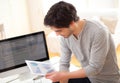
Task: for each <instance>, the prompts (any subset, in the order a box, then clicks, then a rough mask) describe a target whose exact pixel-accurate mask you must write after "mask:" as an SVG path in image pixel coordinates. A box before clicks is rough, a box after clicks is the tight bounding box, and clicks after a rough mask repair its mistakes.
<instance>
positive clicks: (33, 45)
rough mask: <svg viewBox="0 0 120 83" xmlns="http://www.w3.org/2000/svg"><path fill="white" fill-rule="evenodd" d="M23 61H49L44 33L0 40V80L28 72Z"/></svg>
mask: <svg viewBox="0 0 120 83" xmlns="http://www.w3.org/2000/svg"><path fill="white" fill-rule="evenodd" d="M25 60H35V61H46V60H49V55H48V49H47V44H46V39H45V33H44V31H40V32H35V33H30V34H26V35H22V36H17V37H13V38H9V39H4V40H0V78H4V77H6V76H10V75H14V74H21V73H24V72H26V71H28V70H29V69H28V68H27V66H26V63H25Z"/></svg>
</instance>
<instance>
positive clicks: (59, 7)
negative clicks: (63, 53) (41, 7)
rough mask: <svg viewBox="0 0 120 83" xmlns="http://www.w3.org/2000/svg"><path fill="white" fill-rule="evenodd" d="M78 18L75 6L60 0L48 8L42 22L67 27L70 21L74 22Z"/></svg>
mask: <svg viewBox="0 0 120 83" xmlns="http://www.w3.org/2000/svg"><path fill="white" fill-rule="evenodd" d="M78 20H79V17H78V16H77V11H76V9H75V7H74V6H73V5H72V4H70V3H67V2H64V1H60V2H58V3H56V4H54V5H53V6H52V7H51V8H50V9H49V11H48V12H47V15H46V16H45V19H44V24H45V25H46V26H55V27H57V28H62V27H66V28H68V27H69V25H70V23H71V22H72V21H74V22H76V21H78Z"/></svg>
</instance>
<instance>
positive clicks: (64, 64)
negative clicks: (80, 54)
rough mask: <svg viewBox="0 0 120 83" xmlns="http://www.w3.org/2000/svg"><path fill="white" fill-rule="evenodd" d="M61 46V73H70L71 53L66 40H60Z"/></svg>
mask: <svg viewBox="0 0 120 83" xmlns="http://www.w3.org/2000/svg"><path fill="white" fill-rule="evenodd" d="M60 44H61V54H60V56H61V58H60V67H59V68H60V71H69V66H70V59H71V51H70V49H69V48H68V46H67V43H66V41H65V38H62V37H61V39H60Z"/></svg>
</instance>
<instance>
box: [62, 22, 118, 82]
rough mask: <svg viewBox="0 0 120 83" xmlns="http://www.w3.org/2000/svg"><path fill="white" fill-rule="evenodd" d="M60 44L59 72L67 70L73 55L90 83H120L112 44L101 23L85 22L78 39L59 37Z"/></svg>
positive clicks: (107, 32)
mask: <svg viewBox="0 0 120 83" xmlns="http://www.w3.org/2000/svg"><path fill="white" fill-rule="evenodd" d="M60 44H61V59H60V70H68V68H69V62H70V59H71V55H72V54H74V55H75V56H76V58H77V59H78V61H79V62H80V63H81V65H82V68H83V69H85V72H86V75H87V77H88V78H89V79H90V81H91V82H92V83H120V82H118V79H119V78H120V74H119V68H118V65H117V59H116V53H115V52H116V51H115V46H114V42H113V40H112V38H111V35H110V33H109V31H108V30H107V28H106V27H105V26H103V25H102V24H101V23H99V22H97V21H92V20H86V24H85V26H84V28H83V30H82V32H81V33H80V34H79V35H78V39H76V38H75V37H74V36H73V35H71V36H70V37H69V38H63V37H61V42H60Z"/></svg>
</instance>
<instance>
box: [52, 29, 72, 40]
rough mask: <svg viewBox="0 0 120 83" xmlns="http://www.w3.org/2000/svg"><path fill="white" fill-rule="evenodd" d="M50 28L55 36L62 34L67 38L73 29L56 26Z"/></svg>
mask: <svg viewBox="0 0 120 83" xmlns="http://www.w3.org/2000/svg"><path fill="white" fill-rule="evenodd" d="M51 29H52V30H53V31H54V32H55V33H56V35H57V36H59V35H60V36H63V37H64V38H68V37H69V36H70V35H71V34H73V31H72V29H71V28H57V27H51Z"/></svg>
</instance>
